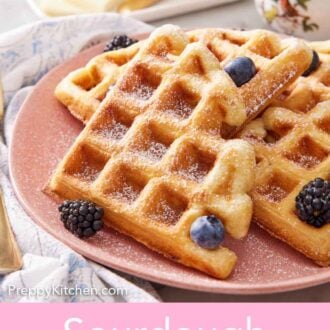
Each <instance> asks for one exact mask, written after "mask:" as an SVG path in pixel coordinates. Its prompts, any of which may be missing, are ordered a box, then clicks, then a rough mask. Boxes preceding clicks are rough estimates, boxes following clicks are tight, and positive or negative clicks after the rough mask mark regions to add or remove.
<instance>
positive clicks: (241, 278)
mask: <svg viewBox="0 0 330 330" xmlns="http://www.w3.org/2000/svg"><path fill="white" fill-rule="evenodd" d="M102 47H103V46H101V45H98V46H95V47H93V48H90V49H88V50H87V51H85V52H83V53H80V54H79V55H77V56H76V57H75V58H73V59H71V60H69V61H67V62H66V63H64V64H62V65H60V66H58V67H57V68H55V69H54V70H52V71H51V72H49V73H48V74H47V75H46V76H45V77H44V78H43V79H42V80H41V81H40V82H39V83H38V84H37V86H36V87H35V89H34V91H33V92H32V93H31V95H30V96H29V98H28V99H27V100H26V101H25V103H24V105H23V106H22V109H21V111H20V113H19V115H18V118H17V121H16V125H15V129H14V133H13V138H12V143H11V148H10V171H11V178H12V181H13V184H14V187H15V190H16V193H17V195H18V197H19V200H20V201H21V203H22V204H23V206H24V208H25V209H26V211H27V212H28V213H29V214H30V215H31V217H32V218H33V219H34V220H35V222H36V223H37V224H39V225H40V226H41V227H43V228H44V229H45V230H47V231H48V232H49V233H50V234H52V235H53V236H55V237H56V238H57V239H59V240H60V241H62V242H63V243H65V244H67V245H68V246H70V247H71V248H72V249H74V250H75V251H77V252H79V253H81V254H83V255H84V256H86V257H87V258H90V259H92V260H94V261H96V262H99V263H101V264H103V265H106V266H109V267H112V268H114V269H118V270H121V271H124V272H127V273H130V274H133V275H136V276H139V277H142V278H145V279H148V280H151V281H154V282H159V283H163V284H166V285H171V286H176V287H180V288H186V289H192V290H200V291H209V292H213V293H214V292H219V293H235V294H256V293H269V292H280V291H289V290H294V289H298V288H304V287H309V286H313V285H317V284H321V283H325V282H328V281H329V280H330V268H319V267H318V266H316V265H314V264H313V263H312V262H311V261H309V260H308V259H306V258H305V257H304V256H303V255H301V254H299V253H298V252H295V251H294V250H293V249H291V248H290V247H289V246H287V245H285V244H283V243H281V242H280V241H278V240H276V239H274V238H272V237H271V236H270V235H269V234H267V233H266V232H264V231H263V230H261V229H260V228H258V227H257V226H255V225H253V226H252V229H251V232H250V234H249V235H248V237H247V238H246V239H245V240H243V241H239V242H237V241H235V242H234V241H231V240H229V241H228V242H226V244H227V245H228V246H229V247H230V248H231V249H233V250H234V251H235V252H236V253H237V254H238V256H239V263H238V265H237V267H236V270H235V271H234V274H233V275H232V276H231V278H230V279H228V280H227V281H219V280H216V279H214V278H211V277H209V276H207V275H205V274H202V273H200V272H198V271H194V270H192V269H189V268H186V267H184V266H181V265H179V264H176V263H174V262H172V261H170V260H167V259H165V258H163V257H162V256H160V255H158V254H157V253H154V252H152V251H150V250H149V249H147V248H146V247H144V246H143V245H141V244H139V243H137V242H135V241H134V240H133V239H131V238H129V237H126V236H124V235H121V234H118V233H117V232H115V231H113V230H112V229H108V228H107V229H105V230H103V231H102V232H100V233H98V234H97V235H96V236H94V237H93V238H91V239H88V240H86V241H83V240H80V239H78V238H76V237H74V236H73V235H71V234H70V233H68V232H67V231H66V230H65V229H64V228H63V225H62V223H61V222H60V221H59V217H58V212H57V204H56V203H55V202H54V201H53V200H52V199H51V198H49V197H48V196H46V195H44V194H43V193H42V188H43V186H44V185H45V183H46V182H47V180H48V179H49V176H50V174H51V172H52V171H53V169H54V168H55V166H56V164H57V163H58V161H59V160H60V159H62V158H63V156H64V154H65V153H66V151H67V150H68V148H69V147H70V146H71V144H72V142H73V141H74V139H75V138H76V136H77V135H78V134H79V132H80V131H81V129H82V127H83V126H82V124H81V123H79V122H78V121H77V120H75V119H74V118H73V117H72V116H71V115H70V113H69V112H68V111H67V110H66V108H65V107H64V106H62V105H61V104H60V103H59V102H58V101H57V100H56V99H55V97H54V96H53V93H54V89H55V86H56V85H57V83H58V82H59V81H60V80H61V78H63V77H64V76H66V75H67V74H68V73H69V72H70V71H72V70H74V69H76V68H78V67H81V66H83V65H84V64H85V63H86V62H87V61H88V60H89V59H91V58H92V57H93V56H95V55H96V54H98V53H100V52H101V49H102Z"/></svg>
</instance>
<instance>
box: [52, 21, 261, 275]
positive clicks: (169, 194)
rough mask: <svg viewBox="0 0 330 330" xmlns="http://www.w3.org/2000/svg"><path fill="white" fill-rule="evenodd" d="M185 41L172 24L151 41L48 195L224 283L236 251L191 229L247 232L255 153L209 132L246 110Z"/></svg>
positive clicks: (207, 59)
mask: <svg viewBox="0 0 330 330" xmlns="http://www.w3.org/2000/svg"><path fill="white" fill-rule="evenodd" d="M188 43H189V42H188V38H187V36H186V34H185V33H184V32H183V31H181V30H180V29H178V28H175V27H173V26H165V27H163V28H161V29H159V30H157V31H155V32H154V33H153V34H152V35H151V37H150V38H149V39H148V40H147V41H146V42H145V43H144V44H143V46H142V47H141V48H140V50H139V52H138V54H137V55H136V56H135V57H134V60H133V61H131V62H130V63H129V64H128V65H127V67H126V69H125V70H124V72H123V74H122V76H121V77H120V79H119V80H118V81H117V83H116V84H115V85H114V86H113V87H112V88H111V90H110V91H109V93H108V94H107V97H106V98H105V100H104V101H103V102H102V104H101V106H100V107H99V108H98V110H97V111H96V113H95V114H94V115H93V116H92V118H91V119H90V121H89V122H88V123H87V125H86V127H85V128H84V130H83V131H82V133H81V134H80V135H79V137H78V138H77V140H76V141H75V143H74V145H73V146H72V147H71V149H70V150H69V152H68V154H67V155H66V156H65V158H64V159H63V161H62V162H61V163H60V164H59V165H58V167H57V168H56V170H55V172H54V174H53V175H52V177H51V179H50V182H49V184H48V186H47V188H46V192H47V193H48V194H51V195H56V196H58V197H60V198H66V199H88V200H91V201H93V202H95V203H97V204H98V205H100V206H102V207H104V209H105V219H106V220H105V221H106V223H107V224H108V225H109V226H112V227H113V228H115V229H116V230H118V231H120V232H122V233H125V234H127V235H129V236H131V237H133V238H135V239H136V240H138V241H140V242H142V243H143V244H145V245H146V246H148V247H149V248H151V249H153V250H156V251H158V252H160V253H161V254H163V255H165V256H168V257H170V258H172V259H173V260H175V261H178V262H180V263H182V264H184V265H187V266H190V267H193V268H195V269H198V270H201V271H203V272H205V273H208V274H210V275H212V276H214V277H217V278H220V279H224V278H226V277H228V276H229V275H230V273H231V272H232V270H233V268H234V266H235V263H236V260H237V257H236V255H235V253H234V252H233V251H231V250H230V249H228V248H227V247H225V246H220V247H219V248H217V249H215V250H206V249H202V248H201V247H199V246H198V245H196V244H195V243H194V242H193V241H192V240H191V239H190V235H189V231H190V227H191V224H192V222H193V221H194V220H195V219H196V218H197V217H199V216H202V215H208V214H214V215H216V216H217V217H219V218H221V219H222V221H223V223H224V226H225V228H226V231H227V233H228V234H229V235H230V236H231V237H233V238H235V239H240V238H242V237H244V236H245V235H246V234H247V232H248V229H249V225H250V221H251V218H252V208H253V206H252V201H251V198H250V196H249V195H248V194H247V193H248V192H249V191H250V189H251V188H252V186H253V182H254V169H255V155H254V151H253V147H252V146H251V145H250V144H249V143H247V142H245V141H243V140H237V139H233V140H230V141H226V140H223V139H221V138H220V137H219V136H218V135H217V134H215V131H216V130H217V128H216V127H215V126H214V121H217V120H218V121H219V122H220V115H219V111H218V110H219V109H221V110H222V111H221V114H222V115H221V118H222V117H223V118H225V119H226V120H227V121H228V122H229V123H231V124H236V123H237V124H240V123H242V122H244V120H245V119H246V114H245V109H244V103H243V101H242V98H241V97H240V95H239V93H238V88H237V87H236V86H235V85H234V83H233V82H232V80H231V79H230V77H229V76H228V75H227V74H226V73H225V72H224V71H223V70H222V69H221V67H220V63H219V61H218V60H217V58H216V57H215V56H214V55H213V54H212V52H210V51H209V50H208V48H207V47H206V46H205V45H204V44H202V43H192V44H190V45H188ZM196 64H198V65H196ZM165 72H166V73H165ZM193 109H194V111H193ZM188 114H190V116H189V120H188V119H187V118H186V117H187V115H188ZM223 114H228V115H223ZM210 116H212V117H213V116H214V119H212V121H210V120H209V118H210ZM185 118H186V119H185ZM216 118H218V119H216Z"/></svg>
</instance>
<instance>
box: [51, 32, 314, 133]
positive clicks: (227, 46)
mask: <svg viewBox="0 0 330 330" xmlns="http://www.w3.org/2000/svg"><path fill="white" fill-rule="evenodd" d="M187 35H188V39H189V40H188V42H190V43H193V42H196V41H201V42H203V43H205V44H206V46H207V47H208V48H209V49H210V50H211V51H212V53H213V54H214V55H215V56H216V57H217V59H218V60H219V62H220V64H221V66H222V67H223V66H225V65H226V64H227V63H228V62H229V61H230V60H232V59H233V58H236V57H238V56H248V57H250V58H251V59H252V60H253V61H254V63H255V64H256V66H257V69H258V73H257V74H256V76H255V77H254V78H253V79H252V80H251V81H249V82H248V83H246V84H244V85H243V86H242V87H240V88H239V94H240V96H241V97H242V99H243V102H244V105H245V110H246V113H247V120H246V121H249V120H251V119H252V118H254V117H256V116H257V115H258V113H260V112H261V111H262V110H263V109H264V108H265V107H266V106H267V105H268V104H269V103H270V102H271V100H272V99H273V98H274V97H275V96H276V95H279V93H280V92H281V91H283V90H284V89H285V87H286V86H288V84H289V83H291V82H293V81H294V80H295V79H296V78H297V77H298V76H300V75H301V74H302V73H303V72H304V71H305V70H306V68H307V67H308V66H309V63H310V61H311V52H310V50H309V49H308V48H307V46H306V45H305V44H304V43H303V42H301V41H298V40H296V39H293V38H290V39H286V40H282V39H281V38H280V37H278V36H277V35H276V34H274V33H271V32H269V31H264V30H254V31H233V30H225V29H202V30H194V31H191V32H189V33H187ZM142 45H143V42H140V43H138V44H136V45H134V46H133V47H130V48H127V49H123V50H119V51H115V52H108V53H104V54H101V55H99V56H97V57H96V58H94V59H92V60H91V62H90V63H89V64H88V65H87V66H86V67H85V68H82V69H78V70H76V71H74V72H72V73H70V74H69V75H68V76H67V77H66V78H64V79H63V81H62V82H61V83H60V84H59V85H58V87H57V89H56V93H55V94H56V97H57V98H58V99H59V100H60V101H61V102H62V103H63V104H64V105H66V106H67V107H68V108H69V110H70V111H71V113H72V114H73V115H74V116H75V117H77V118H78V119H81V120H83V121H84V122H85V123H86V122H87V120H88V119H89V118H90V117H91V115H92V114H93V113H94V112H95V111H96V109H97V107H98V105H99V104H100V102H101V101H102V100H103V98H104V97H105V95H106V93H107V91H108V89H109V88H110V87H111V85H112V84H114V82H115V81H116V80H117V79H118V77H119V76H120V74H121V72H122V70H124V69H125V66H126V64H127V62H128V61H129V60H131V59H132V58H134V56H135V55H136V53H137V50H138V49H139V48H140V47H141V46H142ZM160 51H161V50H160ZM154 55H156V56H158V55H161V54H154ZM154 58H155V56H153V59H154ZM196 64H198V63H196ZM105 68H106V69H105ZM170 68H171V65H169V66H167V68H163V70H164V71H162V72H160V73H159V74H158V78H157V79H159V80H161V79H162V74H164V73H165V72H166V70H167V69H170ZM256 91H258V93H256ZM222 121H223V120H222ZM215 124H217V123H215ZM231 126H232V125H231V124H229V123H228V122H226V120H224V125H223V127H222V135H223V136H225V137H228V136H230V135H232V134H233V132H234V131H235V130H236V129H237V127H231Z"/></svg>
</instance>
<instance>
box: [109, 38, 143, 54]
mask: <svg viewBox="0 0 330 330" xmlns="http://www.w3.org/2000/svg"><path fill="white" fill-rule="evenodd" d="M137 42H138V41H137V40H135V39H131V38H129V37H128V36H126V35H121V36H115V37H114V38H113V39H112V40H111V41H109V42H108V43H107V44H106V46H105V48H104V52H109V51H111V50H118V49H121V48H127V47H129V46H131V45H133V44H135V43H137Z"/></svg>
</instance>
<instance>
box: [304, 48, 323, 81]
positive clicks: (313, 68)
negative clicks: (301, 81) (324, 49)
mask: <svg viewBox="0 0 330 330" xmlns="http://www.w3.org/2000/svg"><path fill="white" fill-rule="evenodd" d="M320 64H321V62H320V57H319V54H318V53H317V52H316V51H315V50H313V57H312V62H311V64H310V66H309V68H308V69H307V70H306V71H305V72H304V73H303V74H302V76H303V77H308V76H309V75H310V74H311V73H312V72H314V71H316V70H317V69H318V67H319V66H320Z"/></svg>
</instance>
